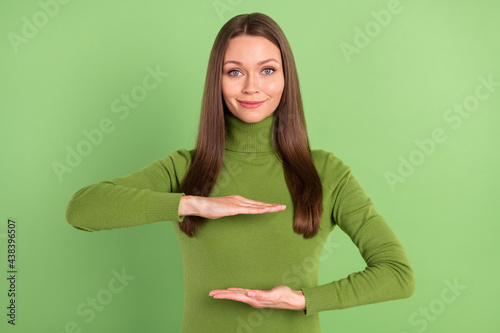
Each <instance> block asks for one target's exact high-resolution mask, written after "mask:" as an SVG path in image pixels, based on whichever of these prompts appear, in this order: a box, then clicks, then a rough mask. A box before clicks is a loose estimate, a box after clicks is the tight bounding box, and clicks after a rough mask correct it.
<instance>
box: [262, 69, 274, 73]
mask: <svg viewBox="0 0 500 333" xmlns="http://www.w3.org/2000/svg"><path fill="white" fill-rule="evenodd" d="M267 70H272V73H274V71H275V69H274V68H271V67H268V68H265V69H264V70H263V72H265V71H267ZM272 73H269V72H267V73H266V74H272Z"/></svg>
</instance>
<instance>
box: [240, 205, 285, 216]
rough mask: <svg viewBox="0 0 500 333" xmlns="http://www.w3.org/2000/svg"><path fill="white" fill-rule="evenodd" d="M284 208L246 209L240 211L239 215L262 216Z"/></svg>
mask: <svg viewBox="0 0 500 333" xmlns="http://www.w3.org/2000/svg"><path fill="white" fill-rule="evenodd" d="M285 208H286V206H273V207H253V208H252V207H247V208H243V209H241V210H240V214H263V213H272V212H278V211H281V210H284V209H285Z"/></svg>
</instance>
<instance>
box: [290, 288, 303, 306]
mask: <svg viewBox="0 0 500 333" xmlns="http://www.w3.org/2000/svg"><path fill="white" fill-rule="evenodd" d="M292 296H293V297H292V300H291V301H290V305H291V306H292V307H293V308H294V310H305V309H306V298H305V296H304V293H303V292H302V290H292Z"/></svg>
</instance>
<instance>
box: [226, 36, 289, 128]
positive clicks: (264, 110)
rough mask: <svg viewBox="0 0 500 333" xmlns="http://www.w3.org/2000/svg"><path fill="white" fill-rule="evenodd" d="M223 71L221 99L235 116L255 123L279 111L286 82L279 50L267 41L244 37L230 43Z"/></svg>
mask: <svg viewBox="0 0 500 333" xmlns="http://www.w3.org/2000/svg"><path fill="white" fill-rule="evenodd" d="M222 70H223V73H222V95H223V97H224V101H225V102H226V105H227V107H228V109H229V111H230V112H231V113H232V114H233V115H235V116H236V117H238V118H239V119H241V120H243V121H245V122H247V123H255V122H259V121H261V120H263V119H264V118H267V117H269V116H270V115H271V114H272V113H273V112H274V110H276V108H277V107H278V104H279V102H280V100H281V95H282V93H283V88H284V85H285V79H284V76H283V67H282V63H281V52H280V49H279V48H278V47H277V46H276V45H274V44H273V43H272V42H270V41H269V40H268V39H267V38H264V37H260V36H248V35H244V36H238V37H234V38H232V39H230V40H229V43H228V46H227V49H226V53H225V55H224V65H223V67H222ZM245 102H261V103H259V104H253V105H252V104H250V103H245Z"/></svg>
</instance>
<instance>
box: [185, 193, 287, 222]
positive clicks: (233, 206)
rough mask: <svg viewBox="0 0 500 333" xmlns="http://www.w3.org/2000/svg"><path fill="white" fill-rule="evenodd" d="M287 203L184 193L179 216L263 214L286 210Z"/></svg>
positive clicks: (207, 216) (212, 217)
mask: <svg viewBox="0 0 500 333" xmlns="http://www.w3.org/2000/svg"><path fill="white" fill-rule="evenodd" d="M285 208H286V206H285V205H280V204H275V203H266V202H262V201H256V200H251V199H247V198H244V197H242V196H241V195H229V196H225V197H200V196H193V195H183V196H182V197H181V201H180V203H179V216H186V215H195V216H201V217H206V218H209V219H217V218H219V217H224V216H231V215H237V214H262V213H271V212H278V211H281V210H284V209H285Z"/></svg>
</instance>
